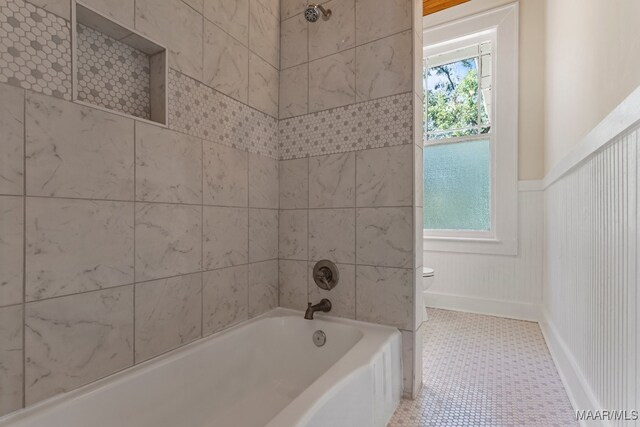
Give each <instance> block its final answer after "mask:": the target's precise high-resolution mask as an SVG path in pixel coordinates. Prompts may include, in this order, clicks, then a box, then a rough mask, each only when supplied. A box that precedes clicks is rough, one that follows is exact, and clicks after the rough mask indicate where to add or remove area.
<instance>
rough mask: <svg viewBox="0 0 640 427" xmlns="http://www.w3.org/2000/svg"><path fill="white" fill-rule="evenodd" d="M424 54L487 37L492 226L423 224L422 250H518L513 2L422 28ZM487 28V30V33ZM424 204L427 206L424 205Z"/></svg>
mask: <svg viewBox="0 0 640 427" xmlns="http://www.w3.org/2000/svg"><path fill="white" fill-rule="evenodd" d="M423 34H424V38H423V39H424V44H425V46H423V48H424V57H425V58H426V57H427V56H431V55H433V54H435V53H437V52H445V51H448V50H453V49H457V48H459V47H464V46H469V45H470V44H473V43H474V42H475V41H477V40H478V35H479V34H483V36H484V37H485V39H489V40H491V42H492V54H491V61H492V70H491V74H492V76H491V77H492V86H491V90H492V96H493V99H492V102H491V107H492V110H493V111H492V115H491V135H490V138H491V187H492V188H491V231H489V232H483V231H466V230H460V231H458V230H451V231H449V230H423V237H424V245H423V246H424V250H425V251H441V252H467V253H487V254H501V255H516V254H517V252H518V4H517V3H514V4H510V5H507V6H504V7H500V8H497V9H493V10H490V11H487V12H484V13H480V14H477V15H473V16H470V17H466V18H462V19H459V20H456V21H452V22H448V23H445V24H441V25H438V26H435V27H432V28H427V29H425V30H424V32H423ZM487 34H488V35H489V36H487ZM425 209H426V206H425Z"/></svg>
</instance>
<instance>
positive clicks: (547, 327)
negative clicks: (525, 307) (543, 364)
mask: <svg viewBox="0 0 640 427" xmlns="http://www.w3.org/2000/svg"><path fill="white" fill-rule="evenodd" d="M539 323H540V329H542V334H543V335H544V340H545V341H546V342H547V347H549V352H550V353H551V357H552V358H553V361H554V363H555V365H556V369H558V373H559V374H560V379H561V380H562V383H563V384H564V388H565V390H566V391H567V395H568V396H569V400H570V401H571V405H573V408H574V409H576V410H597V409H600V408H602V407H601V406H600V404H599V403H598V399H596V397H595V395H594V394H593V391H592V390H591V387H589V384H588V383H587V380H586V378H585V376H584V374H583V373H582V371H581V370H580V368H579V367H578V364H577V362H576V360H575V358H574V357H573V355H572V354H571V351H569V348H568V347H567V345H566V343H565V342H564V340H563V339H562V337H560V335H559V334H558V331H557V329H556V328H555V326H553V323H552V322H551V321H549V316H548V315H547V312H546V310H542V311H541V318H540V322H539ZM580 425H581V426H587V425H588V426H590V427H592V426H603V427H608V426H610V424H609V423H608V422H607V421H600V420H590V421H589V422H588V423H587V422H586V421H580Z"/></svg>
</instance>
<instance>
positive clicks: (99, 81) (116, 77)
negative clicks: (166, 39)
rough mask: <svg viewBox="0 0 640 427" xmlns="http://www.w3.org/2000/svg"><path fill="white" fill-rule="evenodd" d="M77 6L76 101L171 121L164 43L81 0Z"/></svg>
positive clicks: (75, 31)
mask: <svg viewBox="0 0 640 427" xmlns="http://www.w3.org/2000/svg"><path fill="white" fill-rule="evenodd" d="M73 11H74V26H73V60H74V62H73V68H74V81H73V96H74V100H75V101H76V102H79V103H83V104H89V105H91V106H94V107H98V108H102V109H107V110H110V111H113V112H116V113H120V114H125V115H128V116H133V117H136V118H140V119H144V120H149V121H152V122H156V123H160V124H163V125H166V121H167V113H166V110H167V95H166V86H167V85H166V82H167V53H166V49H165V47H163V46H161V45H159V44H157V43H155V42H153V41H151V40H149V39H148V38H146V37H144V36H143V35H141V34H139V33H137V32H135V31H134V30H131V29H128V28H126V27H125V26H123V25H121V24H119V23H117V22H115V21H113V20H112V19H111V18H108V17H107V16H104V15H102V14H100V13H99V12H97V11H95V10H93V9H92V8H90V7H88V6H86V5H84V4H82V3H80V2H74V9H73Z"/></svg>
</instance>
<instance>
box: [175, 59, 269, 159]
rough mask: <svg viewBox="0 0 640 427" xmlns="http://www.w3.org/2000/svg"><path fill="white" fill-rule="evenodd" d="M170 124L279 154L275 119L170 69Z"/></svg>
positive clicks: (191, 132) (238, 145)
mask: <svg viewBox="0 0 640 427" xmlns="http://www.w3.org/2000/svg"><path fill="white" fill-rule="evenodd" d="M168 88H169V127H170V128H171V129H174V130H177V131H180V132H184V133H186V134H189V135H193V136H197V137H199V138H202V139H206V140H210V141H214V142H218V143H220V144H224V145H227V146H230V147H234V148H238V149H241V150H246V151H249V152H252V153H260V154H263V155H265V156H268V157H272V158H275V159H277V158H278V120H277V119H275V118H273V117H271V116H268V115H267V114H264V113H261V112H259V111H257V110H255V109H253V108H251V107H249V106H248V105H245V104H243V103H241V102H238V101H236V100H234V99H232V98H229V97H228V96H226V95H223V94H221V93H220V92H218V91H216V90H214V89H212V88H210V87H209V86H206V85H204V84H202V83H200V82H199V81H197V80H194V79H192V78H190V77H187V76H185V75H184V74H181V73H179V72H177V71H175V70H169V85H168Z"/></svg>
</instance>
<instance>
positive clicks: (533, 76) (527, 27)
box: [423, 0, 545, 180]
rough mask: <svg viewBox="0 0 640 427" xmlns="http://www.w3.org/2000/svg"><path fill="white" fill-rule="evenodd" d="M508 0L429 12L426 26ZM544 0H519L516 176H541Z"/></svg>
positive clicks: (479, 0) (477, 1)
mask: <svg viewBox="0 0 640 427" xmlns="http://www.w3.org/2000/svg"><path fill="white" fill-rule="evenodd" d="M509 3H513V1H511V0H473V1H471V2H469V3H465V4H462V5H460V6H456V7H453V8H451V9H448V10H445V11H442V12H438V13H435V14H433V15H429V16H428V17H425V18H424V19H423V24H424V26H425V27H427V28H428V27H431V26H435V25H439V24H442V23H444V22H447V21H452V20H455V19H459V18H463V17H465V16H469V15H473V14H475V13H479V12H482V11H485V10H489V9H492V8H495V7H498V6H502V5H505V4H509ZM544 6H545V2H544V0H520V22H519V25H520V52H519V53H520V61H519V74H520V84H519V86H520V87H519V91H520V93H519V113H520V114H519V137H518V140H519V142H518V178H519V179H521V180H526V179H542V178H543V176H544V70H545V68H544V60H545V58H544V47H545V43H544Z"/></svg>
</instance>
